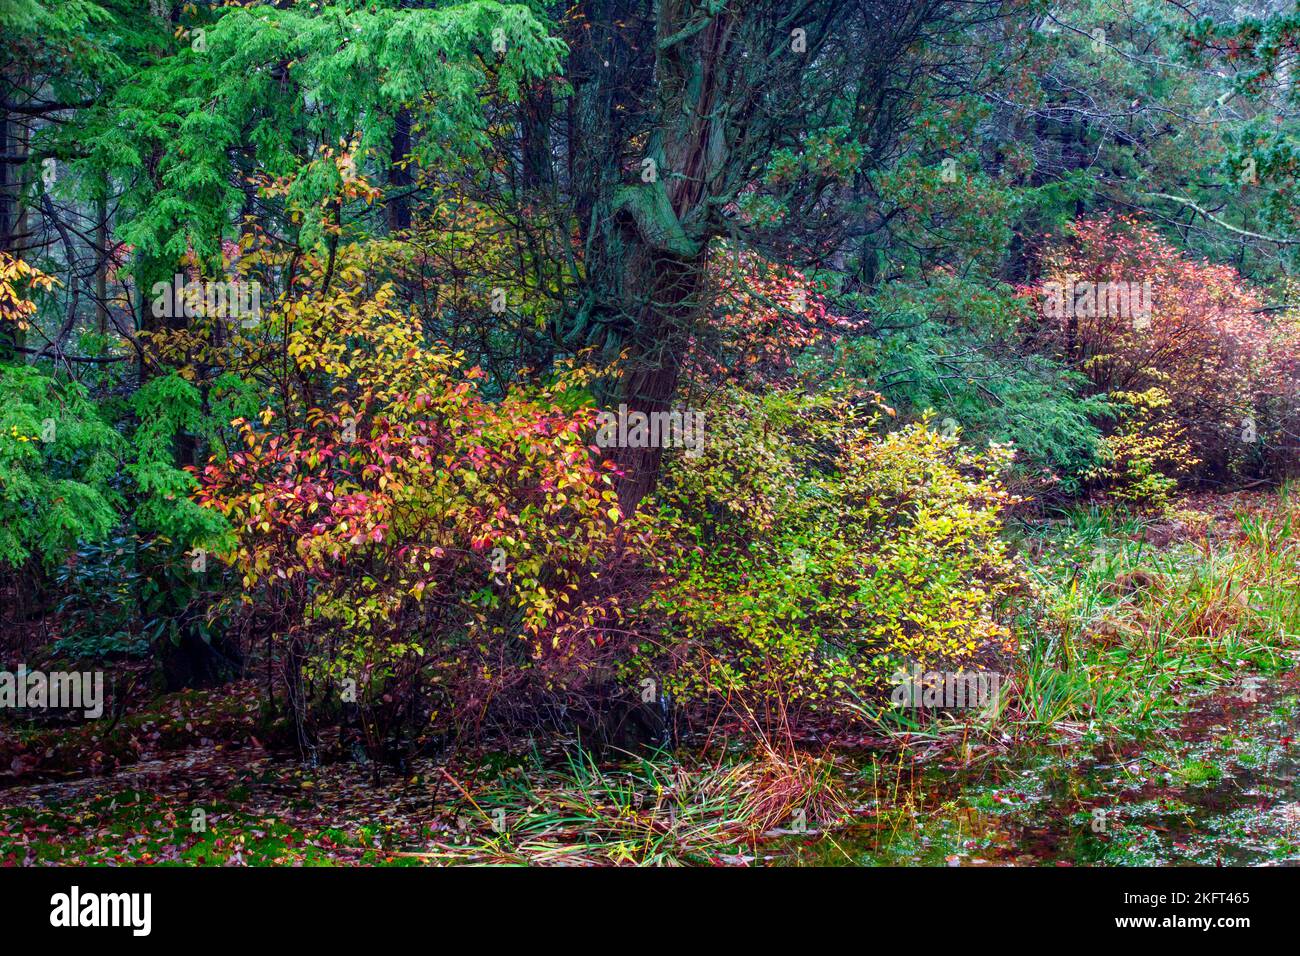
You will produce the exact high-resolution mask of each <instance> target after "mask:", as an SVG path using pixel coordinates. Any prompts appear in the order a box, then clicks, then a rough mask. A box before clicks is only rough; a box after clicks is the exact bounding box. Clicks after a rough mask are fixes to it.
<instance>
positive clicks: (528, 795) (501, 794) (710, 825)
mask: <svg viewBox="0 0 1300 956" xmlns="http://www.w3.org/2000/svg"><path fill="white" fill-rule="evenodd" d="M743 784H744V769H743V767H713V766H709V765H707V764H705V765H700V766H694V767H688V766H685V765H683V764H679V763H668V762H656V761H652V760H648V759H647V760H639V761H634V762H630V763H628V764H626V765H623V766H620V767H616V768H610V767H603V766H601V765H600V764H598V763H597V762H596V761H595V760H594V759H593V758H592V757H591V756H590V755H588V754H586V753H579V754H577V755H575V756H572V757H570V758H569V761H568V764H567V766H565V767H562V768H560V769H545V768H543V767H540V766H534V767H532V768H530V769H522V768H521V769H520V770H519V771H517V772H516V773H514V774H513V775H511V776H509V777H508V778H505V779H503V780H501V781H498V783H497V784H496V786H495V787H494V788H493V789H490V790H486V791H482V792H479V793H475V794H473V795H471V794H470V793H469V792H468V791H465V790H462V793H463V795H464V796H465V799H466V805H465V806H464V807H463V809H462V814H461V820H462V822H463V823H464V824H466V826H465V827H464V832H463V833H461V834H458V835H452V834H449V837H451V836H459V839H454V838H449V839H446V840H436V841H434V842H433V844H432V846H431V847H430V850H429V851H428V852H424V853H416V854H411V855H413V856H419V857H424V858H426V859H428V860H430V861H433V862H446V863H466V862H472V863H483V864H511V863H513V864H569V865H611V864H614V865H617V864H633V865H664V864H666V865H675V864H700V863H710V862H716V860H717V858H718V857H719V856H720V855H722V854H724V853H726V852H727V851H728V850H735V849H737V848H739V847H741V846H743V844H744V843H745V842H746V841H747V840H752V837H753V827H752V825H750V823H749V821H748V819H747V816H746V811H745V809H744V801H745V791H744V786H743Z"/></svg>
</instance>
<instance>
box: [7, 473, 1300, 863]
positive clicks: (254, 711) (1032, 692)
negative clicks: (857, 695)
mask: <svg viewBox="0 0 1300 956" xmlns="http://www.w3.org/2000/svg"><path fill="white" fill-rule="evenodd" d="M1012 531H1013V534H1014V535H1015V536H1016V537H1017V546H1018V549H1019V551H1020V553H1021V554H1022V556H1023V558H1024V560H1025V564H1026V568H1027V570H1028V573H1029V576H1030V578H1031V581H1032V586H1031V588H1030V595H1029V596H1028V597H1027V598H1026V600H1025V604H1024V606H1023V608H1022V609H1021V611H1020V614H1019V616H1018V618H1017V623H1016V632H1017V636H1018V638H1019V641H1020V649H1019V652H1018V654H1017V655H1016V657H1015V659H1014V660H1013V661H1011V662H1009V665H1008V666H1009V669H1010V671H1011V673H1010V675H1009V681H1008V685H1009V687H1010V692H1009V693H1007V694H1006V695H1004V696H1005V698H1006V699H1005V701H1004V702H1003V703H1002V704H1001V706H999V707H998V708H996V709H995V710H992V711H989V712H984V713H980V714H973V713H970V712H967V713H966V714H964V715H961V716H960V717H956V716H952V715H948V716H942V715H941V716H939V717H927V718H926V719H925V720H923V721H921V720H918V721H911V720H909V719H908V717H907V716H906V715H897V714H888V713H882V714H879V715H876V717H875V719H874V721H873V723H872V724H871V726H870V732H869V733H867V734H865V735H862V736H860V737H859V738H856V739H854V740H851V741H846V740H844V739H839V740H826V741H823V742H822V743H821V744H820V745H818V746H816V747H815V748H812V749H810V748H807V747H805V748H804V752H803V753H801V754H799V755H792V754H785V755H782V754H779V753H776V752H774V751H772V750H764V749H762V748H760V749H759V750H758V751H757V752H756V751H755V749H754V748H753V747H752V746H749V745H737V748H736V749H732V750H723V751H716V748H715V750H714V751H711V752H710V753H708V754H707V755H704V754H700V753H694V755H692V753H693V751H692V749H691V748H690V747H684V748H682V750H681V751H680V752H679V753H678V754H677V755H674V756H669V755H659V756H657V757H655V758H653V759H652V758H648V757H647V758H629V759H627V760H625V761H622V762H616V761H615V762H599V763H597V762H595V761H593V760H592V759H591V758H589V757H587V756H585V755H584V754H582V752H581V751H579V750H578V749H577V748H576V746H574V742H573V741H569V740H564V739H550V740H548V742H547V744H546V745H545V746H544V747H543V746H540V745H522V744H521V745H518V746H515V747H512V748H509V749H506V750H499V751H482V752H479V753H476V754H472V755H468V754H467V755H461V756H458V757H457V758H455V759H451V760H441V759H427V758H421V759H417V760H415V761H413V762H412V763H411V765H410V767H409V768H407V769H406V770H404V771H403V772H402V773H401V774H400V776H399V775H397V774H396V773H395V772H394V771H393V770H391V769H388V768H384V769H383V771H382V772H381V773H379V774H378V775H377V779H376V774H375V772H374V768H367V767H362V766H360V765H358V764H356V763H352V762H342V761H340V762H335V763H325V764H323V765H321V766H317V767H307V766H305V765H303V764H302V763H301V762H299V761H297V760H296V759H294V757H293V755H292V754H288V753H284V752H282V751H280V750H279V749H277V748H275V747H273V746H267V745H265V744H264V743H263V741H262V740H261V739H259V728H260V725H259V718H258V712H259V700H260V694H259V688H258V686H257V685H256V684H255V683H254V682H252V681H241V682H237V683H235V684H232V685H228V686H226V687H223V688H220V689H218V690H215V691H187V692H184V693H181V694H174V695H167V696H163V697H159V698H157V699H155V700H153V701H151V702H149V703H148V705H147V706H146V707H143V708H140V709H137V710H135V711H134V712H132V713H129V714H127V715H125V716H123V717H121V718H120V719H119V720H116V721H97V722H88V723H86V724H84V725H81V726H80V727H77V728H74V729H68V728H54V727H47V728H28V729H24V730H22V731H19V732H13V731H7V732H5V731H0V864H4V865H23V864H81V863H89V864H108V865H121V864H187V865H232V864H233V865H240V864H249V865H255V864H291V865H317V864H320V865H349V864H383V865H419V864H426V863H435V864H437V863H567V864H617V863H640V864H645V863H686V864H704V865H755V864H757V865H762V864H776V863H812V864H820V865H837V864H849V865H879V864H919V865H1005V864H1024V865H1085V864H1092V863H1102V864H1111V865H1147V864H1165V863H1199V864H1214V863H1243V864H1251V863H1259V864H1268V863H1282V862H1300V788H1298V786H1297V783H1296V773H1297V770H1298V769H1300V751H1298V750H1297V748H1296V741H1297V740H1300V606H1298V605H1300V599H1298V598H1297V595H1298V594H1300V509H1297V507H1296V506H1295V504H1293V503H1292V501H1291V499H1290V497H1289V496H1288V495H1286V494H1283V495H1282V496H1278V495H1276V494H1271V493H1270V494H1258V495H1233V496H1226V495H1224V496H1199V497H1195V498H1189V499H1187V500H1185V501H1183V502H1182V503H1181V505H1180V507H1179V508H1178V509H1177V510H1176V511H1175V512H1173V513H1172V514H1171V515H1170V516H1168V517H1166V518H1162V519H1160V520H1148V519H1142V518H1133V517H1121V516H1116V515H1114V514H1112V513H1109V512H1106V511H1104V510H1098V509H1079V510H1075V511H1072V512H1070V513H1069V514H1067V515H1066V516H1065V517H1064V518H1062V519H1059V520H1055V521H1052V522H1039V523H1034V524H1027V525H1024V526H1021V527H1017V528H1013V529H1012Z"/></svg>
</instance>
